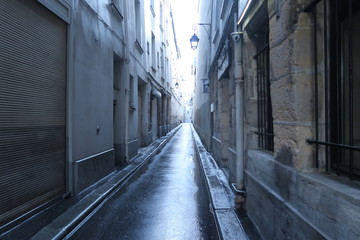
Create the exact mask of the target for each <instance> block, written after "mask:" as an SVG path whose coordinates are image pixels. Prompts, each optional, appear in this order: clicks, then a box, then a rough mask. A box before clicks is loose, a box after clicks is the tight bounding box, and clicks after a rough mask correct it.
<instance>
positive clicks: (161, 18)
mask: <svg viewBox="0 0 360 240" xmlns="http://www.w3.org/2000/svg"><path fill="white" fill-rule="evenodd" d="M163 11H164V10H163V4H162V2H160V30H161V31H164V12H163Z"/></svg>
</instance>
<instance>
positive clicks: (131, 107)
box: [129, 75, 135, 110]
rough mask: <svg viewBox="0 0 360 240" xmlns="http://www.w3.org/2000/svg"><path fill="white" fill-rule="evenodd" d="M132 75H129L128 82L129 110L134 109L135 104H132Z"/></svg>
mask: <svg viewBox="0 0 360 240" xmlns="http://www.w3.org/2000/svg"><path fill="white" fill-rule="evenodd" d="M134 91H135V89H134V77H133V76H132V75H130V83H129V108H130V110H134V109H135V104H134V101H135V99H134Z"/></svg>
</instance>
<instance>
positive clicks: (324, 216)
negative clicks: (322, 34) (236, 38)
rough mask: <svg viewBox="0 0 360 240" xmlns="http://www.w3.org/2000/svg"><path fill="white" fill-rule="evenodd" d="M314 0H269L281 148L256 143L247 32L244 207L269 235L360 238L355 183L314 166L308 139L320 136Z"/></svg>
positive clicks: (255, 10) (253, 14) (252, 14)
mask: <svg viewBox="0 0 360 240" xmlns="http://www.w3.org/2000/svg"><path fill="white" fill-rule="evenodd" d="M308 3H310V1H280V2H279V4H280V5H278V6H277V5H276V3H275V1H268V2H267V3H266V4H267V7H268V16H269V17H268V20H267V21H268V22H269V30H270V32H269V46H270V66H269V67H270V81H271V101H272V109H273V112H272V113H273V124H274V143H275V144H274V152H269V151H264V150H259V149H257V144H256V138H257V137H256V135H255V134H254V130H255V129H256V125H255V123H256V122H257V119H256V118H257V116H256V114H254V113H253V111H254V110H255V109H256V106H254V105H256V103H255V102H254V101H253V99H254V97H255V98H256V94H253V93H254V92H253V87H254V86H253V84H252V82H253V79H254V77H256V75H255V74H254V73H255V71H256V64H255V66H254V63H253V61H252V60H250V56H254V55H255V53H256V50H255V49H254V45H253V44H254V43H253V42H254V40H252V39H250V38H249V34H248V33H249V32H250V31H248V32H246V33H245V34H244V48H243V51H244V52H243V54H244V56H246V57H244V66H245V73H244V74H245V80H246V86H247V88H248V89H247V90H246V94H247V98H246V101H247V104H246V109H247V110H246V114H247V117H246V118H247V122H246V128H247V141H246V144H247V160H246V170H245V180H246V181H245V183H246V184H245V186H246V191H247V198H246V206H245V208H246V210H247V212H248V215H249V216H250V218H251V219H252V221H253V222H254V223H255V225H256V226H257V227H258V230H259V232H260V233H261V235H262V237H263V238H264V239H289V238H290V239H293V238H295V239H357V238H358V237H359V231H360V228H359V227H358V225H356V224H354V223H359V221H360V218H359V216H358V215H357V214H354V212H351V211H348V209H354V210H355V209H357V208H358V206H359V200H360V199H359V198H358V194H359V190H358V188H357V187H355V186H354V184H355V182H353V183H351V182H350V181H349V180H347V179H344V178H343V177H336V176H332V175H328V174H326V172H325V169H324V167H323V166H320V168H315V155H314V147H313V146H311V145H308V144H306V139H307V138H312V137H313V135H314V109H313V106H314V105H313V104H314V85H313V83H314V74H313V54H312V51H313V50H312V49H313V45H312V44H313V43H312V33H313V30H312V20H311V14H309V13H305V12H302V9H303V7H304V6H305V5H306V4H308ZM260 5H261V1H257V2H256V3H254V5H253V7H252V9H250V11H249V13H248V19H245V21H244V23H245V24H244V25H245V26H243V27H244V28H245V29H246V27H247V26H246V24H249V25H252V26H255V25H256V24H255V22H256V21H260V20H259V19H260V17H259V16H258V15H259V13H260V12H261V11H260V10H259V9H260V8H259V6H260ZM276 9H278V11H277V12H276ZM252 20H254V21H252ZM251 21H252V22H251ZM249 27H251V26H248V29H249ZM252 30H254V29H252ZM355 185H356V184H355ZM355 211H357V210H355Z"/></svg>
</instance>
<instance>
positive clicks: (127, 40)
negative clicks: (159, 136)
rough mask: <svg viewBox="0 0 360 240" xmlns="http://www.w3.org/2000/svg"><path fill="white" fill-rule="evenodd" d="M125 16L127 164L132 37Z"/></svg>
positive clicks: (127, 156) (126, 6)
mask: <svg viewBox="0 0 360 240" xmlns="http://www.w3.org/2000/svg"><path fill="white" fill-rule="evenodd" d="M124 4H125V9H128V7H129V5H128V3H127V1H124ZM124 16H125V37H126V39H125V64H126V65H125V101H124V105H125V108H124V109H125V113H124V115H125V116H124V117H125V126H124V128H125V134H124V145H125V147H124V148H125V149H124V155H125V162H127V163H128V162H129V161H130V159H129V96H130V89H129V85H130V84H129V81H130V79H129V76H130V50H129V43H130V42H131V41H130V36H129V21H128V20H129V18H128V14H127V11H125V12H124Z"/></svg>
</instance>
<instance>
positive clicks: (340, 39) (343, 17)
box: [305, 0, 360, 179]
mask: <svg viewBox="0 0 360 240" xmlns="http://www.w3.org/2000/svg"><path fill="white" fill-rule="evenodd" d="M328 3H329V6H327V4H328ZM323 9H327V11H326V12H325V13H324V12H323ZM305 11H309V12H312V15H313V24H314V26H316V27H315V28H314V29H315V31H314V35H313V42H314V46H315V47H314V70H315V71H314V72H315V74H314V81H315V101H314V102H315V106H314V108H315V126H316V128H315V138H314V139H308V140H307V142H308V143H310V144H316V166H319V159H320V158H324V159H325V168H326V170H328V171H334V172H336V173H337V174H346V175H348V176H349V177H350V178H351V179H353V178H355V177H360V108H359V107H358V106H359V105H360V95H359V94H358V92H359V90H360V46H359V44H357V43H358V42H359V41H360V2H359V1H355V0H349V1H341V0H334V1H330V2H327V1H320V2H319V3H318V4H317V5H314V6H309V7H307V8H305ZM328 16H331V18H328ZM326 19H329V20H326ZM319 26H321V27H320V28H319ZM319 33H320V34H319ZM319 48H320V50H319ZM319 56H324V59H325V61H324V63H323V66H324V67H323V68H319V67H318V66H321V62H320V61H319V59H321V58H319ZM322 73H323V74H322ZM322 75H324V77H323V79H322V78H320V77H319V76H322ZM320 86H324V87H323V88H320ZM322 95H324V97H323V98H321V97H320V96H322ZM321 106H325V112H324V113H323V112H321V109H322V108H321ZM322 126H324V130H323V131H322Z"/></svg>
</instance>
